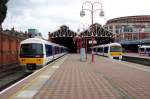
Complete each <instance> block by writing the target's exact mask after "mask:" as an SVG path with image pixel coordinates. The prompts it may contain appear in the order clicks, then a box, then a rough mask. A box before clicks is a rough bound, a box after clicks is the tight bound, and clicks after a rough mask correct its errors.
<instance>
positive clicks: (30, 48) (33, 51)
mask: <svg viewBox="0 0 150 99" xmlns="http://www.w3.org/2000/svg"><path fill="white" fill-rule="evenodd" d="M43 52H44V51H43V45H42V44H39V43H26V44H21V46H20V54H19V61H20V64H21V65H23V66H25V68H26V70H28V71H33V70H36V69H38V68H40V67H41V66H42V65H43V64H44V53H43Z"/></svg>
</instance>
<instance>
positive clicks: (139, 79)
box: [9, 54, 150, 99]
mask: <svg viewBox="0 0 150 99" xmlns="http://www.w3.org/2000/svg"><path fill="white" fill-rule="evenodd" d="M63 60H64V61H62V62H61V63H59V65H60V66H59V65H58V64H55V65H54V66H53V69H50V70H49V69H46V70H44V71H45V73H44V75H42V76H40V77H39V81H41V79H40V78H42V79H44V81H42V82H41V83H43V84H44V85H41V84H39V82H37V80H35V81H32V83H33V84H34V85H33V86H30V87H26V88H21V89H24V91H23V92H24V93H23V92H22V94H19V92H20V93H21V91H19V92H15V94H13V96H11V97H10V98H9V99H150V68H149V67H144V66H142V65H138V64H134V63H128V62H122V61H119V60H111V59H108V58H104V57H100V56H95V62H94V63H91V55H88V60H87V61H86V62H81V61H80V56H79V54H69V55H67V56H66V57H65V59H63ZM55 68H57V69H55ZM54 69H55V70H54ZM54 71H55V72H54ZM51 72H53V74H52V73H51ZM41 74H42V73H41ZM49 75H51V77H50V76H49ZM45 79H47V80H45ZM26 82H27V81H26ZM28 83H29V82H28ZM30 85H31V84H30ZM25 89H26V90H28V89H30V90H28V91H25ZM19 96H20V97H19ZM21 96H22V98H21ZM29 96H32V97H29Z"/></svg>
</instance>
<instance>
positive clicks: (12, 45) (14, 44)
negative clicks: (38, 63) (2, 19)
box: [0, 33, 21, 69]
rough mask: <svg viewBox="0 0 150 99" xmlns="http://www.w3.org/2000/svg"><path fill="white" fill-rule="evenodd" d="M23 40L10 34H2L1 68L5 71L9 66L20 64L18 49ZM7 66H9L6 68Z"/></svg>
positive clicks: (0, 46) (0, 40)
mask: <svg viewBox="0 0 150 99" xmlns="http://www.w3.org/2000/svg"><path fill="white" fill-rule="evenodd" d="M20 41H21V40H20V39H18V38H17V37H14V36H11V35H9V34H3V33H0V67H1V68H3V69H5V68H8V67H7V66H8V65H10V67H11V64H14V63H17V62H18V49H19V42H20ZM6 65H7V66H6Z"/></svg>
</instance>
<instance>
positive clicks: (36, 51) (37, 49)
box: [20, 43, 43, 55]
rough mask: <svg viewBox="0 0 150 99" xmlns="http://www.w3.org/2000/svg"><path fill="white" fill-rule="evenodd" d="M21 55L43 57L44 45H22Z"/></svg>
mask: <svg viewBox="0 0 150 99" xmlns="http://www.w3.org/2000/svg"><path fill="white" fill-rule="evenodd" d="M20 54H21V55H43V45H42V44H36V43H32V44H22V45H21V49H20Z"/></svg>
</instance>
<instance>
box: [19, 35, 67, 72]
mask: <svg viewBox="0 0 150 99" xmlns="http://www.w3.org/2000/svg"><path fill="white" fill-rule="evenodd" d="M65 54H67V48H66V47H64V46H61V45H58V44H55V43H52V42H49V41H47V40H44V39H42V38H36V37H35V38H28V39H26V40H23V41H21V42H20V47H19V62H20V65H21V66H24V67H25V70H26V72H34V71H35V70H36V69H39V68H42V67H43V66H45V65H47V64H48V63H49V62H51V61H53V60H55V59H57V58H59V57H61V56H63V55H65Z"/></svg>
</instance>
